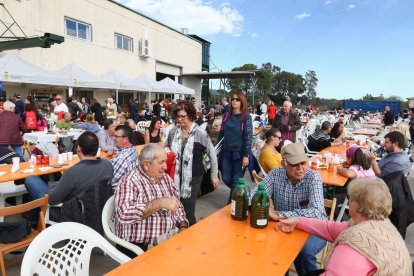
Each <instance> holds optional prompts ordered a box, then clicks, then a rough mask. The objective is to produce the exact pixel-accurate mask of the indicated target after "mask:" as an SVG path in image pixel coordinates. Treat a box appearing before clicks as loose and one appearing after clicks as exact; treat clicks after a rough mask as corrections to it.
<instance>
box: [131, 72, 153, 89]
mask: <svg viewBox="0 0 414 276" xmlns="http://www.w3.org/2000/svg"><path fill="white" fill-rule="evenodd" d="M134 82H136V84H137V85H138V86H139V87H140V89H138V90H139V91H149V92H151V91H153V86H154V85H156V84H157V81H156V80H154V79H153V78H151V77H150V76H148V75H145V74H142V75H140V76H138V77H136V78H135V79H134Z"/></svg>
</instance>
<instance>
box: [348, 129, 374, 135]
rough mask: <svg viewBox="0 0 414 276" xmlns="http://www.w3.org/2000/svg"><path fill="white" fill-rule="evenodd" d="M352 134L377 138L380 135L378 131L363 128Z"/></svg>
mask: <svg viewBox="0 0 414 276" xmlns="http://www.w3.org/2000/svg"><path fill="white" fill-rule="evenodd" d="M352 133H353V134H355V135H359V134H362V135H368V136H375V135H377V134H378V130H377V129H366V128H361V129H357V130H354V131H353V132H352Z"/></svg>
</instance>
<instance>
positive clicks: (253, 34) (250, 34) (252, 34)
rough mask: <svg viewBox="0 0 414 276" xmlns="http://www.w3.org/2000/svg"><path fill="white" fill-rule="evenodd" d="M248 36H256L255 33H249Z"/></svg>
mask: <svg viewBox="0 0 414 276" xmlns="http://www.w3.org/2000/svg"><path fill="white" fill-rule="evenodd" d="M249 36H251V37H256V36H257V33H249Z"/></svg>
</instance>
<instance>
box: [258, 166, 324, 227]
mask: <svg viewBox="0 0 414 276" xmlns="http://www.w3.org/2000/svg"><path fill="white" fill-rule="evenodd" d="M262 183H263V184H265V186H266V193H267V195H268V196H269V197H270V198H272V199H273V203H274V206H275V210H277V211H279V214H280V215H282V216H284V217H286V218H289V217H299V216H302V217H308V218H318V219H324V220H325V219H326V212H325V208H324V205H323V186H322V180H321V177H320V175H319V174H318V173H317V172H316V171H313V170H310V169H306V175H305V177H304V178H303V179H302V180H300V181H299V182H298V183H297V184H296V186H295V187H293V185H292V182H291V181H290V179H289V178H288V176H287V174H286V170H285V168H284V167H277V168H275V169H273V170H271V171H270V172H269V174H268V175H267V176H266V177H265V178H264V179H263V181H262ZM256 190H257V187H254V188H253V189H252V191H251V194H250V195H251V197H253V195H254V194H255V193H256ZM250 200H251V199H250Z"/></svg>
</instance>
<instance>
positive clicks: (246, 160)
mask: <svg viewBox="0 0 414 276" xmlns="http://www.w3.org/2000/svg"><path fill="white" fill-rule="evenodd" d="M242 166H243V167H245V168H246V167H247V166H249V157H247V156H245V157H243V161H242Z"/></svg>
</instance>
